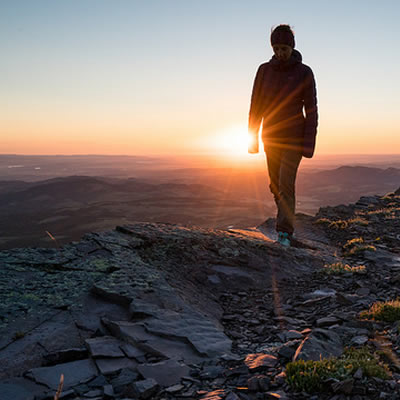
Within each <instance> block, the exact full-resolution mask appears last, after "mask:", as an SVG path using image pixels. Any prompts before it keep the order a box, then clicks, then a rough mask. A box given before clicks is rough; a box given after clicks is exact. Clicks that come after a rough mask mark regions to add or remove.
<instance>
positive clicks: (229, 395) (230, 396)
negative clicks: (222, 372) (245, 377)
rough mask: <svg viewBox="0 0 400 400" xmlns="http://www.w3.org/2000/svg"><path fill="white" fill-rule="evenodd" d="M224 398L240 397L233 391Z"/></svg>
mask: <svg viewBox="0 0 400 400" xmlns="http://www.w3.org/2000/svg"><path fill="white" fill-rule="evenodd" d="M225 400H240V397H239V396H238V395H237V394H236V393H233V392H230V393H229V394H228V396H226V397H225Z"/></svg>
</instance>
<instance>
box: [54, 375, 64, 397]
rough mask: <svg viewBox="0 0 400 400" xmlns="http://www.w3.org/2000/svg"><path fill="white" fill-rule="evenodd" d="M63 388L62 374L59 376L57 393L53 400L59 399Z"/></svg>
mask: <svg viewBox="0 0 400 400" xmlns="http://www.w3.org/2000/svg"><path fill="white" fill-rule="evenodd" d="M63 386H64V374H61V376H60V383H59V384H58V389H57V392H56V394H55V395H54V400H59V398H60V396H61V392H62V389H63Z"/></svg>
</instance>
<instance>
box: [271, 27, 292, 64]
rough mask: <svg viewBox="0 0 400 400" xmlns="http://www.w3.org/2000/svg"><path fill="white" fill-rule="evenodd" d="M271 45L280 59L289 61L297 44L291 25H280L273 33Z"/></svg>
mask: <svg viewBox="0 0 400 400" xmlns="http://www.w3.org/2000/svg"><path fill="white" fill-rule="evenodd" d="M271 46H272V49H273V50H274V54H275V57H276V58H277V59H278V60H279V61H287V60H289V58H290V56H291V55H292V51H293V49H294V46H295V42H294V34H293V31H292V29H291V28H290V26H289V25H278V26H277V27H276V28H275V29H274V30H273V31H272V33H271Z"/></svg>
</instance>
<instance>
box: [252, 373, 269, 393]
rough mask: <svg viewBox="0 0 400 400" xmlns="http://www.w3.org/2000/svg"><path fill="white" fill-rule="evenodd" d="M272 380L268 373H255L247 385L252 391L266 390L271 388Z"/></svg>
mask: <svg viewBox="0 0 400 400" xmlns="http://www.w3.org/2000/svg"><path fill="white" fill-rule="evenodd" d="M270 383H271V380H270V378H269V377H268V376H266V375H260V374H259V375H254V376H252V377H251V378H249V379H248V380H247V387H248V388H249V391H250V392H258V391H260V392H266V391H267V390H269V387H270Z"/></svg>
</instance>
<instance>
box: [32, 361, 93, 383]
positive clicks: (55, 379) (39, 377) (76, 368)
mask: <svg viewBox="0 0 400 400" xmlns="http://www.w3.org/2000/svg"><path fill="white" fill-rule="evenodd" d="M61 374H64V390H68V389H69V388H71V387H73V386H76V385H78V384H79V383H80V382H87V381H88V380H90V379H93V378H94V377H95V376H96V375H97V369H96V367H95V365H94V364H93V362H92V361H91V360H79V361H73V362H70V363H64V364H58V365H55V366H53V367H41V368H34V369H31V370H29V371H28V373H27V374H26V376H27V377H28V378H31V379H33V380H35V381H36V382H37V383H41V384H43V385H46V386H47V387H49V388H50V389H53V390H57V388H58V384H59V383H60V376H61Z"/></svg>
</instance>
